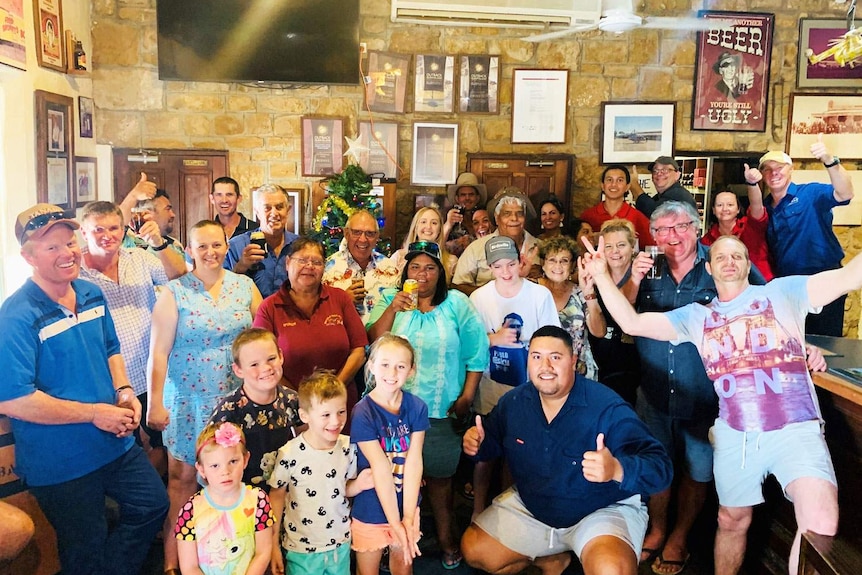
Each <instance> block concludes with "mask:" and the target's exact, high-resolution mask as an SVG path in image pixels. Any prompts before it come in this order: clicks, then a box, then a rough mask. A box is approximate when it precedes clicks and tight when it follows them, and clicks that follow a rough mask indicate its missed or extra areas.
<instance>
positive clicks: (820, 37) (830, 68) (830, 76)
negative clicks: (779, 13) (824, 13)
mask: <svg viewBox="0 0 862 575" xmlns="http://www.w3.org/2000/svg"><path fill="white" fill-rule="evenodd" d="M845 33H847V19H846V18H800V19H799V47H798V50H797V58H798V62H797V66H796V87H797V88H839V89H841V88H852V89H858V88H860V87H862V66H855V67H852V68H851V67H850V66H842V65H841V64H840V63H839V62H838V61H837V60H836V58H838V59H839V60H840V59H841V55H842V50H841V47H842V46H841V44H840V43H839V42H838V41H839V40H840V39H841V37H842V36H843V35H844V34H845ZM857 38H858V36H857ZM809 52H810V55H811V56H812V57H814V58H815V59H816V60H817V62H816V63H812V62H811V61H810V60H809Z"/></svg>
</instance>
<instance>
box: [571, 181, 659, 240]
mask: <svg viewBox="0 0 862 575" xmlns="http://www.w3.org/2000/svg"><path fill="white" fill-rule="evenodd" d="M631 181H632V177H631V174H630V173H629V170H628V168H626V167H625V166H621V165H619V164H613V165H610V166H608V167H607V168H605V171H604V172H602V193H603V194H604V195H605V199H604V200H603V201H601V202H599V203H598V204H596V205H595V206H593V207H591V208H588V209H586V210H584V212H583V213H582V214H581V219H582V220H583V221H585V222H587V223H588V224H590V227H591V228H593V230H596V231H598V230H600V229H601V228H602V224H603V223H605V222H606V221H608V220H612V219H614V218H622V219H625V220H628V221H630V222H631V223H632V225H634V227H635V232H636V233H637V238H638V246H639V247H643V246H649V245H653V244H654V243H655V242H654V241H653V239H652V235H651V234H650V230H649V219H648V218H647V217H646V216H645V215H643V214H642V213H640V212H639V211H638V210H636V209H635V208H633V207H632V206H631V205H629V203H628V202H626V193H627V192H628V191H629V185H630V184H631Z"/></svg>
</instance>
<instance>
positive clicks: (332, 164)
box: [302, 116, 344, 176]
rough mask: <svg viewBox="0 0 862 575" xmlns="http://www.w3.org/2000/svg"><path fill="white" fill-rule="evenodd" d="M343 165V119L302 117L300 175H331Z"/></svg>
mask: <svg viewBox="0 0 862 575" xmlns="http://www.w3.org/2000/svg"><path fill="white" fill-rule="evenodd" d="M343 167H344V119H343V118H318V117H314V116H303V117H302V175H303V176H331V175H332V174H335V173H338V172H341V170H342V169H343Z"/></svg>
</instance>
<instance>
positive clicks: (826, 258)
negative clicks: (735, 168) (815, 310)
mask: <svg viewBox="0 0 862 575" xmlns="http://www.w3.org/2000/svg"><path fill="white" fill-rule="evenodd" d="M811 155H812V156H814V157H815V158H817V159H818V160H820V161H821V162H823V165H824V166H825V167H826V173H828V174H829V180H830V184H820V183H810V184H795V183H793V182H791V181H790V177H791V174H792V173H793V160H792V159H791V158H790V156H788V155H787V154H785V153H784V152H775V151H773V152H767V153H766V154H764V156H763V157H762V158H760V163H759V165H758V168H749V167H747V166H746V170H745V181H746V183H747V184H748V185H749V186H757V185H758V184H759V183H760V182H761V181H762V182H764V183H765V184H766V188H767V189H768V190H769V192H770V195H771V199H770V198H767V200H766V201H765V202H764V205H765V207H766V211H767V213H768V214H769V227H768V228H767V231H766V240H767V242H768V243H769V250H770V253H771V254H772V257H773V259H774V260H775V266H774V269H775V276H776V277H786V276H791V275H812V274H815V273H818V272H822V271H826V270H835V269H838V268H840V267H841V260H842V258H843V257H844V250H842V249H841V244H839V243H838V238H836V237H835V232H833V231H832V208H834V207H835V206H846V205H847V204H849V203H850V200H851V199H853V182H852V180H851V179H850V175H849V174H848V173H847V170H845V169H844V167H843V166H842V165H841V161H840V160H839V159H838V158H837V157H835V156H833V155H832V153H830V152H829V150H828V149H827V148H826V146H825V145H824V144H823V142H822V136H819V137H818V139H817V142H815V143H814V144H812V145H811ZM752 216H753V217H755V218H759V217H761V216H762V211H761V213H759V214H755V213H754V212H752ZM845 299H847V296H841V297H840V298H838V299H837V300H835V301H834V302H832V303H830V304H829V305H825V306H823V311H821V312H820V313H819V314H811V315H809V316H808V318H807V319H806V321H805V332H806V333H810V334H819V335H831V336H835V337H841V336H842V335H843V333H844V300H845Z"/></svg>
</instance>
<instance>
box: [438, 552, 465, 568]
mask: <svg viewBox="0 0 862 575" xmlns="http://www.w3.org/2000/svg"><path fill="white" fill-rule="evenodd" d="M463 560H464V557H462V556H461V551H460V550H459V549H456V550H455V551H453V552H451V553H446V552H445V551H444V552H443V558H442V559H440V563H442V564H443V569H446V570H452V569H457V568H458V567H460V566H461V561H463Z"/></svg>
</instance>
